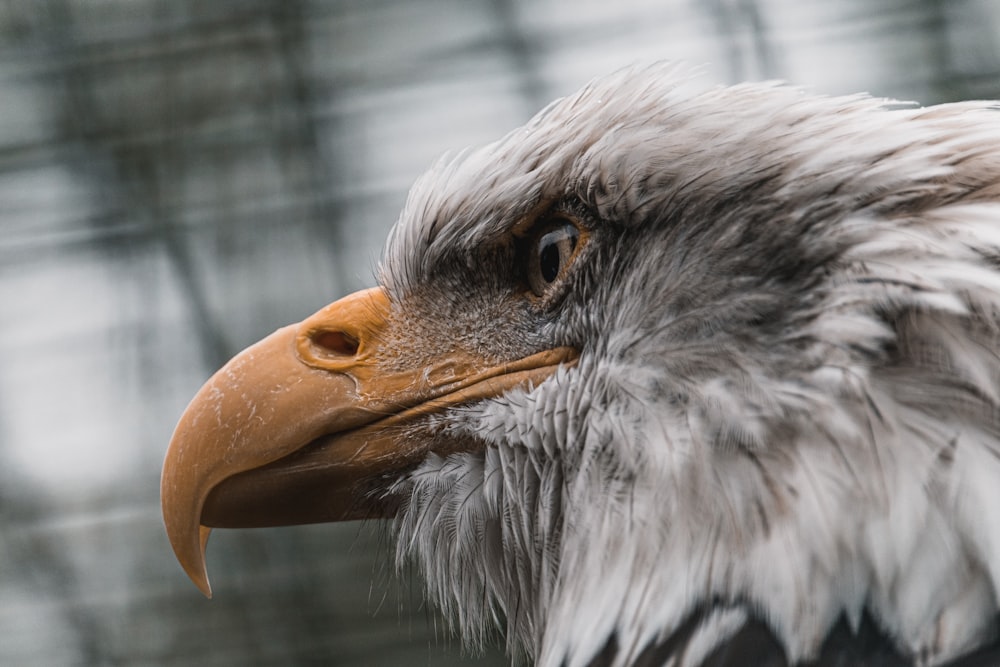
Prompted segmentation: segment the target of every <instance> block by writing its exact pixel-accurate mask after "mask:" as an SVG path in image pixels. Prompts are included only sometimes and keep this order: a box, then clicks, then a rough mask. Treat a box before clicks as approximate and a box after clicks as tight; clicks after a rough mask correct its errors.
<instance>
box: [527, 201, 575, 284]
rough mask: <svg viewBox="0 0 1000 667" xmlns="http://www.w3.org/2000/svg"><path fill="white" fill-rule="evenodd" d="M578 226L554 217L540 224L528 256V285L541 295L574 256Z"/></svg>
mask: <svg viewBox="0 0 1000 667" xmlns="http://www.w3.org/2000/svg"><path fill="white" fill-rule="evenodd" d="M579 239H580V230H579V228H578V227H577V226H576V225H575V224H573V223H571V222H569V221H567V220H565V219H562V220H556V221H551V222H549V223H548V224H546V225H543V226H541V227H540V229H539V230H538V232H537V233H536V234H535V236H534V239H533V240H532V241H531V242H530V245H529V248H530V250H529V255H528V257H527V265H528V266H527V274H528V275H527V278H528V286H529V287H530V288H531V290H532V291H533V292H534V293H535V294H536V295H538V296H542V294H544V293H545V292H547V291H548V288H549V286H550V285H552V284H553V283H555V282H556V281H557V280H558V279H559V278H560V276H562V274H563V273H564V272H565V269H566V267H567V266H568V265H569V263H570V262H571V261H572V260H573V253H574V251H575V250H576V246H577V242H578V241H579Z"/></svg>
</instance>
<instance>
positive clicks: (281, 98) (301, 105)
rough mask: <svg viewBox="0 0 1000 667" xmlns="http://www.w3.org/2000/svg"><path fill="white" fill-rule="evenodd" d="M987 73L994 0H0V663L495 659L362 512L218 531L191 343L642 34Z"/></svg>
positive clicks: (845, 66) (332, 261)
mask: <svg viewBox="0 0 1000 667" xmlns="http://www.w3.org/2000/svg"><path fill="white" fill-rule="evenodd" d="M657 59H678V60H685V61H688V62H690V63H693V64H695V65H701V66H703V69H704V72H705V76H706V77H707V78H708V79H709V80H713V81H719V82H735V81H738V80H744V79H765V78H766V79H771V78H780V79H786V80H789V81H793V82H795V83H798V84H802V85H805V86H808V87H810V88H812V89H813V90H817V91H820V92H824V93H848V92H859V91H867V92H870V93H872V94H874V95H878V96H893V97H897V98H902V99H907V100H917V101H920V102H921V103H926V104H929V103H937V102H943V101H949V100H957V99H963V98H998V97H1000V2H997V1H996V0H659V1H653V0H647V1H643V0H628V1H621V0H619V1H617V2H608V1H600V2H599V1H591V0H585V1H575V0H537V1H531V0H421V1H414V0H368V1H366V2H362V1H355V2H350V1H346V0H345V1H339V2H318V1H317V2H313V1H309V0H241V1H236V0H217V1H215V2H199V1H197V0H7V1H6V2H2V3H0V664H2V665H88V666H89V665H313V664H315V665H387V666H388V665H458V664H476V665H499V664H504V660H503V657H502V654H501V653H500V652H498V651H493V652H487V654H486V655H485V656H475V655H473V656H470V655H468V654H467V653H464V652H463V651H462V649H461V647H460V645H459V644H458V642H457V641H455V640H454V639H453V638H449V637H448V635H447V633H446V632H445V631H444V629H443V628H444V625H443V624H442V622H441V620H440V619H439V618H438V617H436V616H435V614H434V612H433V611H432V610H428V609H427V608H425V606H424V605H423V604H422V602H421V595H420V585H419V581H418V580H417V579H416V577H415V576H414V575H413V574H412V573H404V574H403V576H402V577H394V576H392V567H391V562H390V556H389V554H390V549H389V548H388V546H387V545H386V544H385V539H384V537H385V535H384V528H380V527H379V526H377V525H369V526H358V525H336V526H313V527H302V528H288V529H280V530H277V529H276V530H258V531H243V532H230V531H216V533H215V534H214V535H213V539H212V544H211V545H210V548H209V553H208V555H209V571H210V573H211V576H212V580H213V584H214V588H215V599H214V600H212V601H207V600H205V599H204V598H202V597H201V595H200V594H199V593H198V592H197V590H196V589H195V588H194V586H193V585H192V584H190V582H188V580H187V578H186V577H185V576H184V574H183V573H182V571H181V569H180V567H179V566H178V565H177V564H176V563H175V561H174V557H173V554H172V552H171V550H170V547H169V545H168V543H167V541H166V538H165V536H164V533H163V529H162V525H161V520H160V512H159V498H158V496H159V486H158V485H159V471H160V464H161V461H162V457H163V453H164V450H165V447H166V444H167V442H168V440H169V438H170V434H171V432H172V429H173V426H174V423H175V421H176V419H177V417H178V416H179V415H180V413H181V411H182V410H183V408H184V406H185V405H186V404H187V401H188V400H189V399H190V398H191V396H192V395H193V394H194V392H195V391H196V390H197V388H198V387H199V386H200V385H201V383H202V382H203V381H204V380H205V379H206V378H207V377H208V376H209V375H210V374H211V372H212V371H213V370H214V369H216V368H217V367H219V366H220V365H221V364H222V363H224V362H225V361H226V360H227V359H228V358H229V357H230V356H231V355H232V354H234V353H235V352H236V351H238V350H239V349H241V348H242V347H244V346H245V345H247V344H249V343H250V342H252V341H255V340H257V339H258V338H260V337H262V336H264V335H266V334H268V333H270V332H271V331H272V330H274V329H275V328H277V327H278V326H280V325H283V324H286V323H288V322H292V321H297V320H300V319H302V318H303V317H305V316H306V315H309V314H311V313H312V312H313V311H315V310H316V309H318V308H319V307H320V306H322V305H324V304H326V303H328V302H330V301H332V300H333V299H335V298H336V297H339V296H341V295H343V294H345V293H347V292H349V291H352V290H355V289H357V288H360V287H363V286H366V285H370V284H371V283H372V279H373V277H372V276H373V274H372V269H373V267H374V265H375V263H376V261H377V259H378V255H379V248H380V245H381V243H382V240H383V238H384V237H385V234H386V232H387V230H388V228H389V227H390V225H391V224H392V223H393V222H394V220H395V218H396V215H397V212H398V211H399V209H400V207H401V205H402V202H403V199H404V197H405V193H406V190H407V188H408V186H409V184H410V183H411V182H412V181H413V179H414V178H415V177H416V176H417V175H418V174H419V173H420V172H421V171H422V170H423V169H424V168H425V167H426V166H427V165H429V164H430V162H431V161H433V160H434V159H435V158H436V157H437V156H438V155H439V154H440V153H442V152H443V151H445V150H448V149H455V148H460V147H463V146H465V145H467V144H473V143H483V142H486V141H489V140H491V139H493V138H496V137H498V136H499V135H501V134H503V133H505V132H506V131H507V130H509V129H511V128H513V127H515V126H517V125H519V124H521V123H523V122H524V121H525V120H527V119H528V118H529V117H530V115H531V114H532V113H533V112H534V111H535V110H537V109H538V108H540V107H541V106H542V105H544V104H545V103H546V102H548V101H549V100H550V99H552V98H554V97H557V96H560V95H564V94H567V93H569V92H572V91H573V90H574V89H576V88H577V87H579V86H580V85H581V84H583V83H585V82H586V81H587V80H588V79H590V78H592V77H594V76H596V75H600V74H604V73H608V72H610V71H612V70H614V69H617V68H619V67H621V66H623V65H626V64H629V63H631V62H635V61H651V60H657Z"/></svg>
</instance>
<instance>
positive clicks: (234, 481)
mask: <svg viewBox="0 0 1000 667" xmlns="http://www.w3.org/2000/svg"><path fill="white" fill-rule="evenodd" d="M161 493H162V502H163V513H164V520H165V524H166V529H167V533H168V535H169V538H170V541H171V543H172V545H173V548H174V550H175V552H176V555H177V557H178V559H179V560H180V563H181V564H182V565H183V567H184V569H185V570H186V571H187V573H188V574H189V575H190V577H191V578H192V579H193V580H194V582H195V583H196V584H197V585H198V586H199V587H200V588H201V589H202V591H204V592H205V593H206V594H208V593H209V586H208V579H207V575H206V569H205V555H204V553H205V544H206V539H207V537H208V534H209V531H210V529H211V528H213V527H253V526H274V525H287V524H296V523H308V522H324V521H340V520H348V519H359V518H376V517H385V518H392V519H393V525H394V528H395V533H396V536H397V538H398V540H397V544H398V546H397V556H398V558H399V559H400V560H401V561H413V562H416V564H417V565H418V568H419V570H421V571H422V574H423V578H424V580H425V581H426V590H427V594H428V596H429V597H430V598H431V599H432V600H433V601H434V602H436V603H437V604H438V605H439V606H440V607H441V608H442V609H443V611H444V612H445V614H446V615H447V616H448V617H449V618H451V619H453V621H454V623H455V625H456V627H457V629H458V631H459V632H460V633H461V634H462V635H463V636H464V637H465V638H467V639H469V640H470V641H471V642H473V643H474V642H476V641H477V640H478V639H480V638H482V637H483V636H484V633H488V632H491V631H492V630H493V629H495V628H497V627H499V628H500V630H501V631H503V632H504V633H505V635H506V637H507V642H508V648H509V650H510V652H511V653H513V654H515V655H516V654H521V655H524V656H526V657H527V658H528V659H529V660H531V661H533V662H534V663H535V664H537V665H539V666H544V667H560V666H562V667H581V666H587V665H590V666H598V665H616V666H626V665H635V666H638V665H674V666H681V665H685V666H689V667H695V666H697V665H711V666H720V665H730V664H732V665H747V664H750V665H922V666H934V665H945V664H955V665H959V664H963V665H964V664H968V665H973V664H974V665H988V664H991V665H992V664H1000V648H997V644H995V643H994V642H995V641H996V638H997V630H998V599H1000V598H998V593H1000V113H998V112H997V110H996V107H995V105H994V104H993V103H983V102H972V103H961V104H948V105H942V106H934V107H929V108H915V107H909V106H906V105H900V104H895V103H886V102H885V101H879V100H875V99H870V98H868V97H865V96H854V97H823V96H818V95H814V94H807V93H805V92H803V91H801V90H798V89H794V88H792V87H788V86H784V85H777V84H744V85H737V86H732V87H706V86H701V85H698V84H697V83H696V82H695V80H694V79H693V78H692V77H690V76H689V75H687V74H686V73H683V72H680V71H678V70H677V69H676V68H673V67H670V66H655V67H639V68H632V69H629V70H626V71H622V72H619V73H617V74H615V75H612V76H609V77H606V78H602V79H598V80H596V81H594V82H592V83H591V84H590V85H588V86H586V87H585V88H584V89H583V90H581V91H580V92H578V93H576V94H575V95H572V96H570V97H567V98H565V99H562V100H559V101H556V102H554V103H553V104H551V105H550V106H548V107H547V108H546V109H544V110H543V111H541V112H540V113H539V114H538V115H537V116H536V117H535V118H533V119H532V120H531V121H530V122H529V123H528V124H527V125H525V126H524V127H522V128H520V129H517V130H514V131H513V132H511V133H510V134H508V135H507V136H506V137H504V138H502V139H500V140H499V141H497V142H496V143H493V144H490V145H488V146H485V147H483V148H480V149H478V150H469V151H466V152H462V153H459V154H457V155H454V156H451V157H446V158H445V159H443V160H442V161H441V162H439V163H438V164H437V165H436V166H435V167H434V168H432V169H431V171H430V172H429V173H428V174H427V175H425V176H423V177H422V178H421V179H420V180H418V181H417V183H416V184H415V185H414V186H413V189H412V191H411V192H410V195H409V198H408V200H407V202H406V205H405V207H404V209H403V211H402V214H401V216H400V218H399V221H398V223H397V224H396V226H395V227H394V228H393V230H392V232H391V234H390V236H389V239H388V242H387V245H386V248H385V250H384V255H383V259H382V262H381V264H380V268H379V272H378V284H377V286H376V287H374V288H371V289H368V290H365V291H362V292H358V293H355V294H352V295H350V296H348V297H345V298H343V299H341V300H339V301H336V302H335V303H333V304H331V305H329V306H327V307H325V308H323V309H322V310H320V311H319V312H317V313H316V314H314V315H312V316H311V317H309V318H307V319H305V320H304V321H302V322H300V323H298V324H293V325H291V326H288V327H285V328H283V329H279V330H278V331H276V332H275V333H274V334H272V335H271V336H269V337H268V338H266V339H264V340H262V341H261V342H259V343H257V344H256V345H254V346H252V347H250V348H248V349H247V350H245V351H244V352H242V353H241V354H240V355H239V356H237V357H236V358H234V359H233V360H232V361H230V362H229V363H228V364H227V365H226V366H225V367H224V368H222V369H221V370H220V371H218V373H216V375H215V376H214V377H212V379H211V380H209V381H208V383H207V384H206V385H205V386H204V387H203V388H202V390H201V391H200V393H199V394H198V395H197V396H196V397H195V398H194V400H193V401H192V403H191V405H190V406H189V407H188V409H187V411H186V412H185V413H184V415H183V416H182V418H181V420H180V423H179V425H178V427H177V430H176V432H175V434H174V437H173V440H172V442H171V444H170V447H169V450H168V452H167V457H166V462H165V465H164V470H163V477H162V488H161Z"/></svg>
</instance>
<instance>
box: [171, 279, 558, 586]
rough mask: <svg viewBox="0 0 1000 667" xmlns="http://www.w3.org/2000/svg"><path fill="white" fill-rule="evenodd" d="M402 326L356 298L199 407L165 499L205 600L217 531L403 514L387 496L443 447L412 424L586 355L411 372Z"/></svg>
mask: <svg viewBox="0 0 1000 667" xmlns="http://www.w3.org/2000/svg"><path fill="white" fill-rule="evenodd" d="M395 321H401V318H398V317H397V318H395ZM400 326H401V325H400V324H395V323H394V318H393V311H392V304H391V302H390V300H389V297H388V294H387V293H386V292H385V291H384V290H383V289H381V288H373V289H368V290H364V291H361V292H357V293H355V294H352V295H349V296H347V297H345V298H343V299H341V300H339V301H337V302H335V303H332V304H330V305H329V306H327V307H325V308H323V309H322V310H320V311H319V312H317V313H316V314H314V315H313V316H311V317H309V318H307V319H306V320H304V321H303V322H300V323H299V324H293V325H291V326H287V327H285V328H283V329H279V330H278V331H276V332H274V333H273V334H271V335H270V336H268V337H267V338H265V339H264V340H262V341H260V342H259V343H256V344H255V345H253V346H251V347H249V348H247V349H246V350H244V351H243V352H241V353H240V354H239V355H237V356H236V357H235V358H233V359H232V360H231V361H230V362H229V363H228V364H226V365H225V366H224V367H223V368H222V369H221V370H219V371H218V372H217V373H216V374H215V375H214V376H213V377H212V378H211V379H210V380H209V381H208V382H207V383H206V384H205V386H203V387H202V388H201V390H200V391H199V392H198V394H197V395H196V396H195V397H194V399H193V400H192V401H191V404H190V405H189V406H188V408H187V410H185V412H184V414H183V415H182V416H181V419H180V422H179V423H178V424H177V428H176V430H175V431H174V435H173V438H172V439H171V441H170V446H169V448H168V450H167V455H166V460H165V462H164V465H163V476H162V479H161V486H160V494H161V501H162V505H163V519H164V523H165V524H166V529H167V536H168V537H169V539H170V543H171V545H172V546H173V548H174V553H175V554H176V555H177V559H178V560H179V561H180V563H181V565H182V566H183V567H184V570H185V571H186V572H187V574H188V576H190V577H191V579H192V580H193V581H194V583H195V584H196V585H197V586H198V588H200V589H201V591H202V592H203V593H205V595H208V596H211V589H210V587H209V583H208V574H207V571H206V568H205V544H206V541H207V539H208V534H209V532H210V530H211V528H213V527H226V528H243V527H259V526H280V525H291V524H301V523H318V522H327V521H343V520H349V519H358V518H369V517H386V516H392V515H393V513H394V511H395V508H394V507H393V504H392V502H391V501H390V500H387V499H385V497H384V496H385V494H384V491H385V489H386V486H387V484H388V483H390V482H391V479H392V477H393V475H394V474H395V475H396V476H398V474H399V473H401V472H402V471H404V470H406V469H407V468H409V467H412V466H413V465H415V464H416V463H418V462H419V461H420V460H421V459H422V458H423V457H424V456H426V454H427V453H428V452H429V451H438V450H436V449H434V444H433V439H432V438H430V437H427V436H424V437H412V436H410V435H409V434H408V430H407V428H406V427H407V426H408V425H411V424H412V423H413V422H414V420H416V419H417V418H419V417H422V416H424V415H427V414H429V413H433V412H437V411H440V410H443V409H445V408H447V407H449V406H454V405H457V404H461V403H466V402H469V401H474V400H478V399H483V398H489V397H495V396H499V395H500V394H502V393H504V392H506V391H508V390H510V389H512V388H514V387H524V386H529V385H532V384H538V383H539V382H541V381H542V380H544V379H545V378H546V377H548V376H549V375H550V374H552V373H553V372H554V371H555V370H556V368H558V366H559V365H560V364H563V363H571V362H572V361H573V360H574V359H575V357H576V352H575V350H573V349H572V348H568V347H559V348H554V349H551V350H545V351H543V352H539V353H537V354H533V355H530V356H528V357H525V358H523V359H518V360H516V361H513V362H509V363H501V364H496V363H495V362H493V363H487V362H486V361H485V360H484V359H482V358H479V357H477V356H476V355H473V354H470V353H467V352H461V351H458V350H456V349H449V348H448V346H447V345H441V343H440V341H438V342H437V344H436V345H434V346H430V347H433V348H434V349H440V348H444V349H445V351H443V352H434V353H431V354H430V355H428V354H415V355H412V356H413V358H414V359H415V360H417V361H415V362H414V364H412V365H408V364H407V361H406V355H405V354H402V353H401V352H400V351H399V350H398V349H396V350H387V349H384V348H383V347H382V344H381V341H383V340H386V339H387V338H389V337H387V336H386V333H387V332H388V330H389V329H390V328H393V327H396V328H398V327H400ZM394 340H399V336H395V338H394ZM421 344H422V341H416V340H415V341H412V345H413V346H414V347H413V348H411V349H414V350H417V349H421ZM427 348H428V346H427V345H424V349H427ZM451 447H454V445H451ZM439 453H447V452H439ZM387 480H388V481H387Z"/></svg>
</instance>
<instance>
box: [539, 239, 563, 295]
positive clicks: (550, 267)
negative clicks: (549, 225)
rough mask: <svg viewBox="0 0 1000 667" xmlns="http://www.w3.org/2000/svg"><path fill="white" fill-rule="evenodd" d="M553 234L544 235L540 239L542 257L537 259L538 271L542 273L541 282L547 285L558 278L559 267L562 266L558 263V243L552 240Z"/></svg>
mask: <svg viewBox="0 0 1000 667" xmlns="http://www.w3.org/2000/svg"><path fill="white" fill-rule="evenodd" d="M554 235H555V234H546V235H545V237H544V238H542V241H541V242H542V244H543V245H542V247H541V251H542V256H541V257H540V258H539V267H538V268H539V269H540V270H541V273H542V280H544V281H545V282H547V283H551V282H552V281H553V280H555V279H556V278H558V277H559V265H560V264H562V262H561V261H559V243H558V241H556V240H555V239H553V238H550V237H552V236H554Z"/></svg>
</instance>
